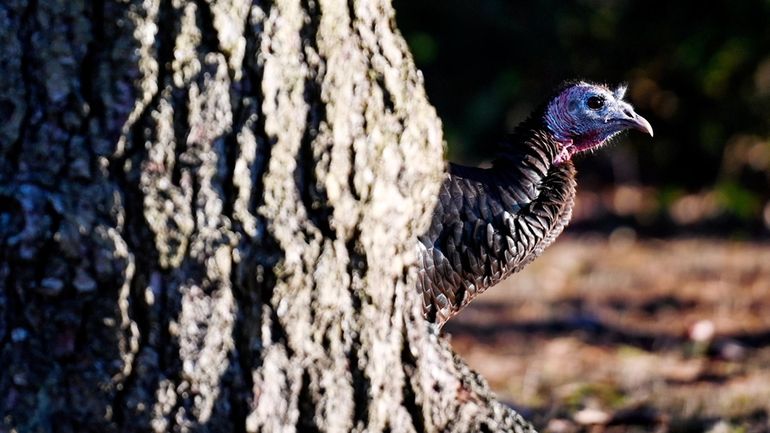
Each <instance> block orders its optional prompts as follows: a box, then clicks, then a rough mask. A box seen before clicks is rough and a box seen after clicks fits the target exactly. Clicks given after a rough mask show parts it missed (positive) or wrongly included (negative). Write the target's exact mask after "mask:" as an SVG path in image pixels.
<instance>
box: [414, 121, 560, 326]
mask: <svg viewBox="0 0 770 433" xmlns="http://www.w3.org/2000/svg"><path fill="white" fill-rule="evenodd" d="M559 152H560V148H559V144H558V142H557V141H556V140H555V139H554V138H553V136H552V134H550V133H549V131H548V129H547V128H546V127H545V125H544V124H543V122H542V121H541V120H539V119H538V118H537V117H533V118H531V119H530V120H528V121H526V122H525V123H524V124H523V125H521V126H520V127H519V128H517V130H516V132H514V134H513V136H512V137H511V138H510V140H509V141H508V142H507V143H506V144H505V147H504V149H503V151H502V152H501V154H500V157H499V158H498V159H497V160H495V161H494V163H493V166H492V167H491V168H487V169H482V168H474V167H463V166H459V165H454V164H452V165H450V168H449V172H448V173H447V174H446V175H445V179H444V182H443V185H442V186H441V190H440V193H439V197H438V202H437V204H436V208H435V209H434V212H433V219H432V222H431V226H430V229H429V230H428V231H427V232H426V233H425V234H423V235H422V236H420V237H419V238H418V242H417V248H418V255H419V258H418V263H419V273H418V281H417V286H418V290H420V292H421V293H422V296H423V312H424V314H425V317H426V318H427V319H428V320H429V321H431V322H434V323H436V324H438V325H439V326H441V325H443V324H444V323H445V322H446V321H447V320H448V319H449V318H450V317H452V316H453V315H454V314H456V313H457V312H459V311H460V310H461V309H462V308H463V307H464V306H465V305H467V304H468V303H469V302H470V301H471V300H472V299H473V298H474V297H475V296H476V295H478V294H479V293H481V292H483V291H485V290H486V289H488V288H489V287H491V286H493V285H495V284H497V283H498V282H500V281H501V280H503V279H505V278H506V277H508V276H509V275H511V274H512V273H514V272H517V271H519V270H520V269H521V268H523V267H524V266H525V265H526V264H528V263H529V262H531V261H532V260H533V259H535V258H536V257H537V256H538V255H540V253H542V251H543V249H545V248H546V247H547V246H548V245H549V244H551V242H553V240H554V239H555V238H556V237H557V236H558V235H559V233H561V231H562V230H563V229H564V227H565V226H566V224H567V223H568V222H569V219H570V216H571V213H572V206H573V200H574V196H575V180H574V178H575V169H574V166H573V164H572V162H571V161H569V160H567V161H564V162H560V163H554V160H555V159H556V158H557V155H558V154H559Z"/></svg>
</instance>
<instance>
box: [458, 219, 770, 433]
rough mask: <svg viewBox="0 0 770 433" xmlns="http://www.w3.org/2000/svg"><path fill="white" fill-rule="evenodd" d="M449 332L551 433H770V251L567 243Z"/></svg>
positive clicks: (678, 243)
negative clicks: (769, 418) (769, 417)
mask: <svg viewBox="0 0 770 433" xmlns="http://www.w3.org/2000/svg"><path fill="white" fill-rule="evenodd" d="M445 330H446V332H447V333H448V334H449V335H451V339H452V344H453V346H454V347H455V348H456V349H457V350H458V351H459V352H460V354H461V355H463V357H464V358H465V359H466V360H467V361H468V362H469V363H470V365H471V366H472V367H474V368H475V369H476V370H477V371H479V372H480V373H481V374H483V375H484V376H485V377H486V378H487V379H488V381H489V383H490V385H491V386H492V387H493V389H495V390H496V391H497V393H498V394H499V396H500V397H501V398H502V399H503V400H505V401H508V402H510V404H511V405H512V406H514V407H515V408H517V409H518V410H520V411H521V412H522V413H523V414H525V415H527V416H529V418H530V419H532V420H533V421H534V422H535V424H536V425H537V426H538V428H539V429H540V430H541V431H542V432H554V433H561V432H564V433H567V432H591V433H600V432H613V433H620V432H659V433H664V432H711V433H749V432H751V433H755V432H770V421H769V420H768V414H770V244H760V243H747V242H736V241H729V240H708V239H677V240H637V239H636V238H635V236H634V234H633V232H627V231H623V230H619V231H616V232H614V233H613V234H612V235H610V236H605V235H601V236H599V235H595V236H590V235H580V236H577V235H565V236H562V237H561V238H560V239H558V240H557V241H556V243H555V244H554V245H553V246H551V247H550V248H549V249H548V250H546V252H545V253H544V254H543V256H542V257H541V258H540V259H538V260H536V261H535V262H533V263H532V264H531V265H530V266H529V267H527V268H526V269H525V270H524V271H523V272H521V273H520V274H517V275H514V276H513V277H511V278H509V279H508V280H507V281H505V282H504V283H502V284H500V285H499V286H496V287H494V288H492V289H491V290H490V291H488V292H487V293H485V294H483V295H482V296H480V297H479V298H477V299H476V301H474V303H472V304H471V306H469V307H468V308H467V309H466V310H465V311H464V312H462V313H461V314H460V315H458V316H457V317H455V318H454V319H453V320H451V321H450V323H449V324H447V326H446V327H445Z"/></svg>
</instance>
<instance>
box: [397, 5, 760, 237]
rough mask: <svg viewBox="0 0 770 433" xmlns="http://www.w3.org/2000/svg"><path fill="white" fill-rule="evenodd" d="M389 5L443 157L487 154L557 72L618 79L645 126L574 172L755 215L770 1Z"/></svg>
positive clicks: (474, 158)
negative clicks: (417, 71)
mask: <svg viewBox="0 0 770 433" xmlns="http://www.w3.org/2000/svg"><path fill="white" fill-rule="evenodd" d="M395 6H396V10H397V12H398V16H397V18H398V22H399V26H400V28H401V30H402V32H404V34H405V36H406V38H407V41H408V42H409V43H410V45H411V47H412V49H413V52H414V55H415V59H416V61H417V63H418V66H419V67H420V68H421V69H422V71H423V72H424V74H425V78H426V80H425V81H426V88H427V90H428V93H429V96H430V98H431V101H432V102H433V103H434V104H435V105H436V107H437V108H438V110H439V113H440V115H441V117H442V119H443V120H444V125H445V132H446V138H447V141H448V143H449V152H450V155H449V157H450V159H452V160H455V161H471V162H478V161H480V160H484V159H488V158H489V157H490V156H491V155H492V152H493V148H494V145H495V144H496V142H497V141H499V139H500V136H501V133H502V132H503V131H506V130H510V129H511V128H512V127H513V126H515V125H516V124H517V123H518V122H520V121H521V120H522V119H523V117H524V116H526V115H527V114H528V113H529V112H530V111H531V109H532V107H533V106H534V105H535V104H537V103H540V102H542V100H543V99H544V98H545V97H546V95H548V93H549V92H550V91H551V89H552V88H553V87H554V86H555V85H557V84H558V83H559V82H561V81H562V80H565V79H574V78H579V79H589V80H593V81H606V82H609V83H616V82H620V81H627V82H629V83H630V90H629V96H630V100H631V101H632V103H633V104H634V105H635V106H636V107H637V108H638V110H639V112H640V113H641V114H642V115H644V116H645V117H647V118H648V119H649V120H650V122H651V123H652V124H653V126H654V128H655V138H654V139H653V140H650V139H649V138H648V137H643V136H641V135H636V134H629V135H628V137H627V138H626V139H623V141H624V142H626V141H627V142H630V143H631V144H625V143H624V144H622V145H616V146H613V149H611V151H610V152H599V153H597V154H595V155H592V156H591V157H590V158H581V159H580V160H579V161H578V167H579V169H580V170H579V171H580V172H581V177H582V182H581V183H583V185H584V186H586V187H588V188H591V187H592V186H593V187H597V186H602V185H608V184H609V183H611V182H632V183H641V184H643V185H648V186H652V187H655V188H656V189H657V190H665V189H668V190H671V189H675V190H680V191H683V193H694V192H699V191H711V190H714V191H718V192H717V193H716V194H717V195H719V196H722V195H723V194H725V191H726V190H729V191H732V192H730V193H729V194H730V196H731V198H730V199H724V198H721V199H720V200H718V201H719V203H722V204H724V206H726V207H724V212H723V213H724V214H725V215H723V216H724V217H725V218H727V221H729V222H734V223H740V224H743V223H746V224H748V225H749V226H750V227H749V228H751V227H757V226H758V227H761V225H762V223H761V221H762V218H763V216H762V212H763V211H762V209H763V208H765V206H766V203H768V200H770V192H768V191H770V140H768V136H770V27H768V26H767V25H766V21H767V17H768V16H770V3H769V2H767V1H760V0H749V1H745V2H729V3H728V2H724V3H717V4H707V3H703V2H695V1H686V2H675V3H671V2H664V1H661V0H654V1H646V2H631V1H602V0H583V1H577V2H561V1H557V0H543V1H538V2H534V3H533V2H510V1H503V0H479V1H474V2H468V1H464V0H396V1H395ZM752 136H755V137H757V138H755V139H754V142H755V144H756V143H758V144H756V147H757V148H755V149H754V153H753V154H751V155H753V156H750V157H748V158H745V157H744V158H742V157H741V155H743V154H741V153H740V152H744V151H745V149H744V148H743V147H741V146H736V145H733V144H734V143H735V142H739V141H741V140H744V141H745V140H746V137H752ZM744 147H745V146H744ZM757 149H759V150H757ZM762 149H764V151H761V150H762ZM731 152H732V153H731ZM736 152H737V153H736ZM746 152H747V151H746ZM733 153H736V154H733ZM744 153H745V152H744ZM749 153H750V152H749ZM744 156H745V155H744ZM757 158H759V160H758V159H757ZM736 159H737V160H739V163H738V164H737V166H736V164H734V162H735V160H736ZM618 161H620V162H621V163H622V164H621V165H622V166H623V168H619V166H618ZM740 161H742V163H740ZM731 164H732V165H731ZM629 167H630V168H629ZM723 185H729V188H725V187H724V186H723ZM733 192H734V193H735V194H733ZM766 209H767V208H766ZM765 218H767V217H765ZM764 230H767V229H766V228H765V229H764Z"/></svg>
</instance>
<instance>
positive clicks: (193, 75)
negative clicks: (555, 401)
mask: <svg viewBox="0 0 770 433" xmlns="http://www.w3.org/2000/svg"><path fill="white" fill-rule="evenodd" d="M0 65H2V68H1V70H2V76H0V119H2V120H0V415H1V416H0V431H2V432H5V431H16V432H53V431H56V432H89V431H92V432H114V431H157V432H166V431H218V432H243V431H248V432H253V431H264V432H294V431H296V432H340V431H371V432H379V431H394V432H438V431H456V432H475V431H517V432H519V431H532V430H531V427H529V425H528V424H527V423H526V422H524V421H523V420H522V419H521V418H520V417H519V416H518V415H517V414H516V413H515V412H513V411H512V410H511V409H509V408H507V407H505V406H504V405H502V404H501V403H499V402H497V401H495V400H494V399H493V397H492V396H491V394H490V392H489V391H488V388H487V386H486V384H485V383H484V381H483V380H482V379H481V378H479V377H478V376H476V375H475V373H473V372H472V371H470V370H469V369H468V367H467V366H466V365H465V364H464V363H463V362H462V361H461V360H459V359H458V358H457V357H456V356H455V355H454V353H453V352H452V351H451V349H450V348H449V345H448V343H447V342H446V341H444V340H443V339H442V338H441V337H440V336H438V335H437V332H436V330H435V329H434V328H432V327H431V326H429V325H428V324H427V323H426V322H424V321H423V319H422V316H421V309H420V298H419V296H418V294H417V292H416V291H415V288H414V281H413V277H414V272H413V262H414V260H415V237H416V235H417V234H418V233H420V232H421V231H423V230H424V229H425V228H426V226H427V224H428V220H429V214H430V211H431V208H432V206H433V203H434V201H435V196H436V192H437V189H438V185H439V182H440V180H441V175H440V174H441V171H442V169H443V163H442V161H441V159H442V157H441V156H442V134H441V124H440V122H439V119H438V118H437V117H436V114H435V111H434V109H433V108H432V107H431V106H430V105H429V104H428V102H427V99H426V96H425V92H424V90H423V86H422V77H421V75H420V74H419V72H418V71H417V70H416V69H415V66H414V63H413V62H412V59H411V56H410V54H409V52H408V49H407V47H406V44H405V43H404V41H403V39H402V38H401V36H400V35H399V33H398V31H397V30H396V26H395V20H394V12H393V9H392V7H391V6H390V4H389V1H388V0H348V1H341V0H276V1H275V2H253V3H252V2H249V1H245V0H223V1H215V0H197V1H189V2H187V1H184V0H143V1H139V0H125V1H109V0H94V1H86V0H29V1H28V2H24V1H20V0H19V1H17V0H9V1H5V2H4V3H3V5H2V6H0Z"/></svg>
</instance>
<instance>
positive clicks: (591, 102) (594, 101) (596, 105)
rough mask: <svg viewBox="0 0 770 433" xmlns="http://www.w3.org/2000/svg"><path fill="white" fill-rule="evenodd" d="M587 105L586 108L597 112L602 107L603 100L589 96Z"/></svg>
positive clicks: (599, 97)
mask: <svg viewBox="0 0 770 433" xmlns="http://www.w3.org/2000/svg"><path fill="white" fill-rule="evenodd" d="M586 104H587V105H588V108H590V109H592V110H598V109H600V108H602V107H604V98H602V97H601V96H591V97H590V98H588V101H587V102H586Z"/></svg>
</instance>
